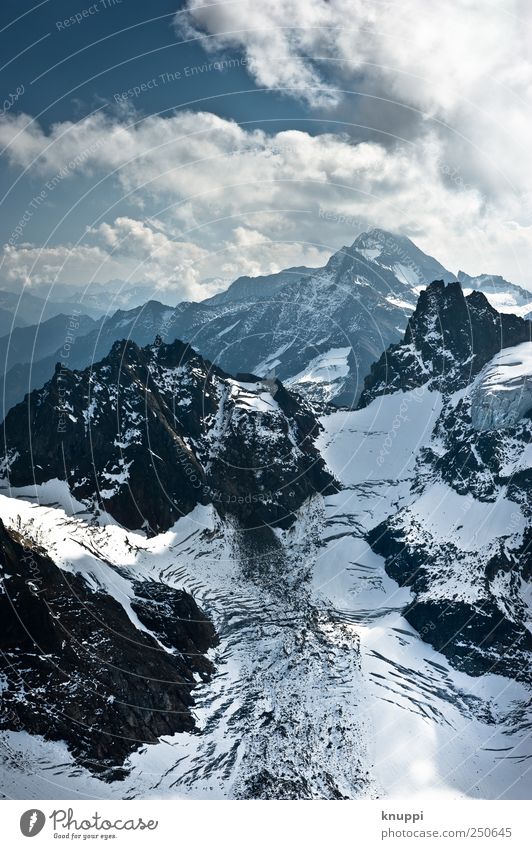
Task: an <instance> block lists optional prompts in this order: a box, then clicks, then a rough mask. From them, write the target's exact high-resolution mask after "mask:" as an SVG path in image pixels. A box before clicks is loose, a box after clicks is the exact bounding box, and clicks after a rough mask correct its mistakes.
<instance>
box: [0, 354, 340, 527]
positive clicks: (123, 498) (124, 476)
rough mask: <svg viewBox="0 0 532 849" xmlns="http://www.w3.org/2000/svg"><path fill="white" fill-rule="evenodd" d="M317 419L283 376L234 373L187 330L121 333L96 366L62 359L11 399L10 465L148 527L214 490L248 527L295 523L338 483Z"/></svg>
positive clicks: (14, 481)
mask: <svg viewBox="0 0 532 849" xmlns="http://www.w3.org/2000/svg"><path fill="white" fill-rule="evenodd" d="M28 405H29V415H30V421H29V428H28V419H27V416H28ZM318 431H319V425H318V422H317V420H316V418H315V417H314V415H313V413H312V412H311V410H310V408H309V407H308V406H307V405H306V404H305V403H304V402H303V401H302V400H301V399H299V398H298V397H297V396H295V395H293V394H291V393H290V392H288V391H287V390H286V389H285V388H284V387H283V386H282V385H281V384H280V383H279V382H278V381H276V380H272V381H263V380H261V379H259V378H257V377H255V376H253V375H243V376H241V378H240V379H233V378H231V377H230V376H229V375H227V374H225V373H224V372H222V371H221V370H220V369H218V368H216V367H214V366H212V365H211V364H210V363H209V362H208V361H205V360H203V359H202V358H201V357H200V356H199V355H198V354H196V352H195V351H194V350H193V349H192V348H190V347H189V346H188V345H185V344H184V343H182V342H179V341H176V342H174V343H173V344H171V345H165V344H163V343H162V342H161V340H160V339H157V340H156V343H155V344H153V345H151V346H147V347H146V348H139V347H138V346H137V345H136V344H135V343H133V342H117V343H115V345H113V348H112V349H111V352H110V354H109V356H107V357H106V358H105V359H103V360H101V361H100V362H99V363H97V364H96V365H94V366H93V367H92V368H90V369H86V370H85V371H82V372H77V371H69V370H68V369H63V368H61V367H60V366H58V367H57V369H56V372H55V374H54V377H53V378H52V380H51V381H49V382H48V383H47V384H46V385H45V386H44V387H43V388H42V389H41V390H35V391H34V392H32V393H31V395H30V396H29V399H28V402H27V404H26V403H24V404H20V405H18V406H17V407H15V408H14V409H12V410H11V411H10V413H9V414H8V416H7V418H6V420H5V427H4V438H5V471H6V473H7V475H8V477H9V481H10V484H11V485H12V486H15V487H20V486H27V485H31V484H40V483H44V482H46V481H49V480H51V479H59V480H66V481H67V483H68V485H69V487H70V491H71V493H72V494H73V495H74V496H75V498H77V499H78V500H80V501H82V502H84V503H86V504H87V505H88V506H89V507H90V508H97V509H99V510H106V511H107V512H108V513H110V514H111V516H113V517H114V518H115V519H117V520H118V521H119V522H120V523H121V524H122V525H124V526H125V527H127V528H131V529H136V528H145V529H146V530H147V531H148V532H150V533H151V532H159V531H162V530H167V529H168V528H169V527H171V525H172V524H173V523H174V522H175V521H176V520H177V519H178V518H179V517H180V516H182V515H184V514H186V513H189V512H190V511H191V510H192V509H193V508H194V507H195V506H196V505H197V504H207V503H211V502H212V503H213V504H214V505H215V506H216V508H217V510H218V511H219V513H220V514H221V515H233V516H235V517H236V518H237V519H238V520H239V521H240V522H241V523H242V524H244V525H245V526H248V527H249V526H253V525H264V524H273V525H276V524H277V525H279V526H281V527H287V526H289V525H290V523H291V522H292V520H293V515H294V512H295V511H296V510H297V509H298V508H299V507H300V506H301V505H302V504H303V502H304V501H305V499H307V498H308V497H309V496H310V495H313V494H315V493H316V492H327V491H330V490H331V488H334V482H333V480H332V477H331V476H330V475H329V474H328V473H327V471H326V470H325V468H324V464H323V461H322V459H321V457H320V455H319V454H318V452H317V450H316V449H315V447H314V444H313V438H314V437H315V436H316V435H317V433H318Z"/></svg>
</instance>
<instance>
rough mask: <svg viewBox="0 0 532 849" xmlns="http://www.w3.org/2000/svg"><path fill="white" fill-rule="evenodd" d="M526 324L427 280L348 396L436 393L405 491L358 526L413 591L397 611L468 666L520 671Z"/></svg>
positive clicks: (525, 564)
mask: <svg viewBox="0 0 532 849" xmlns="http://www.w3.org/2000/svg"><path fill="white" fill-rule="evenodd" d="M529 336H530V322H528V321H525V320H523V319H520V318H517V317H516V316H511V315H501V314H498V313H497V312H496V311H495V310H494V309H493V308H492V307H491V306H490V305H489V304H488V303H487V301H486V299H485V298H484V296H483V295H481V294H480V293H478V292H473V293H472V294H471V295H469V296H467V297H464V296H463V294H462V292H461V290H460V287H459V285H458V284H450V285H448V286H445V285H444V284H443V283H433V284H432V285H431V286H429V287H428V289H427V290H426V292H424V293H422V294H421V296H420V299H419V304H418V307H417V309H416V312H415V313H414V316H413V317H412V319H411V321H410V322H409V326H408V328H407V331H406V334H405V337H404V340H403V342H402V343H401V344H399V345H395V346H392V348H390V349H389V350H388V351H387V352H386V356H383V357H382V358H381V360H380V361H379V362H378V363H377V364H376V365H375V367H374V368H373V369H372V372H371V374H370V376H369V378H368V380H367V381H366V390H365V392H364V395H363V396H362V398H361V402H360V406H361V408H363V407H364V406H366V405H368V404H370V403H371V402H372V400H374V399H375V398H377V397H378V396H381V395H389V394H393V393H394V392H397V390H406V389H416V392H417V393H418V396H419V397H423V396H424V395H425V394H427V393H434V394H435V397H438V398H439V401H438V403H439V404H441V412H440V413H439V415H438V417H437V419H436V422H435V425H434V427H433V429H432V433H431V436H430V439H429V440H428V443H427V444H426V445H425V447H424V448H423V449H422V450H421V451H420V452H419V455H418V459H417V465H416V473H415V477H414V480H413V482H412V484H411V491H410V497H409V499H408V502H409V503H407V504H406V505H405V506H402V507H400V509H398V510H397V511H396V512H395V513H393V514H392V515H391V516H390V517H389V518H387V519H385V520H384V521H383V522H381V523H380V524H378V525H377V526H376V527H374V528H372V529H371V530H370V532H369V534H368V541H369V542H370V544H371V546H372V548H373V549H374V551H376V552H377V553H379V554H381V555H382V556H383V557H384V558H385V562H386V570H387V572H388V574H389V575H390V576H391V577H393V578H394V579H395V580H396V581H397V582H398V583H399V584H400V585H402V586H408V587H410V588H411V589H412V591H413V593H414V600H413V602H412V603H411V604H410V605H409V606H408V608H407V609H406V611H405V617H406V618H407V620H408V621H409V622H410V623H411V624H412V625H413V626H414V627H415V628H416V629H417V630H418V631H419V632H420V633H421V634H422V635H423V637H424V639H426V640H427V641H428V642H430V643H431V644H432V645H433V646H434V647H435V648H436V649H437V650H438V651H441V652H442V653H444V654H445V655H446V656H447V657H448V658H449V659H450V660H451V662H452V663H453V664H454V665H456V666H458V667H459V668H460V669H463V670H465V671H467V672H468V673H469V674H473V675H479V674H482V673H485V672H498V673H500V674H504V675H508V676H509V677H512V678H515V679H518V680H524V681H529V680H530V651H532V635H531V621H530V608H529V602H528V594H529V582H530V579H531V576H532V568H531V562H532V561H531V558H530V543H531V541H532V537H531V528H530V519H531V517H532V490H531V486H530V484H531V482H532V471H531V469H530V466H531V460H530V452H529V451H528V447H529V443H530V440H531V438H532V428H531V422H530V419H529V418H526V417H525V418H523V415H524V413H526V412H527V411H528V410H529V409H530V396H529V394H528V388H526V390H525V389H524V386H525V384H526V377H527V374H528V373H529V372H530V368H529V361H528V356H529V353H530V348H531V343H530V342H529V341H525V340H528V338H529ZM516 344H517V347H514V346H516ZM507 346H513V347H507ZM501 348H502V349H503V350H502V351H501ZM498 352H500V353H498ZM401 394H402V393H401V392H400V391H399V392H398V397H399V398H400V397H401ZM376 403H378V402H376Z"/></svg>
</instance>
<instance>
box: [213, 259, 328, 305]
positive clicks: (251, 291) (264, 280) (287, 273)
mask: <svg viewBox="0 0 532 849" xmlns="http://www.w3.org/2000/svg"><path fill="white" fill-rule="evenodd" d="M316 270H317V269H314V268H308V267H307V266H304V265H299V266H294V267H293V268H286V269H284V270H283V271H279V272H277V273H276V274H259V275H258V276H257V277H247V276H244V277H238V278H237V279H236V280H234V281H233V283H231V285H230V286H229V288H228V289H226V290H225V291H224V292H219V293H218V294H217V295H213V296H212V298H208V302H209V304H211V305H212V304H228V303H232V302H234V301H242V300H262V299H266V300H269V299H271V298H273V297H274V296H275V294H276V292H278V291H279V290H280V289H282V288H283V287H284V286H285V285H286V284H287V283H293V282H294V281H296V280H301V278H302V277H308V276H309V275H311V274H313V273H314V272H315V271H316Z"/></svg>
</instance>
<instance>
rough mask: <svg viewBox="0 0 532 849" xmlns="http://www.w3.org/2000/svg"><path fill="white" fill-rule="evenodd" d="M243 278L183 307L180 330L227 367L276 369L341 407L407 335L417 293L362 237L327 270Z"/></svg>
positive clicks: (175, 325) (177, 322)
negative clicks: (370, 252) (365, 248)
mask: <svg viewBox="0 0 532 849" xmlns="http://www.w3.org/2000/svg"><path fill="white" fill-rule="evenodd" d="M403 261H404V262H405V261H406V260H403ZM305 272H306V273H305ZM237 284H238V285H236V284H233V285H234V286H235V289H234V290H233V287H230V289H229V290H228V292H227V293H224V295H223V296H221V295H217V296H215V298H211V299H208V300H206V301H202V302H201V303H199V304H187V305H183V306H182V307H181V308H178V309H177V310H176V312H175V317H174V319H173V320H172V322H171V324H172V333H176V334H177V336H178V337H180V338H183V339H186V340H187V341H190V343H191V344H193V345H194V346H195V347H197V348H198V350H200V351H201V352H202V353H203V354H204V355H205V356H206V357H208V358H209V359H210V360H211V361H212V362H216V363H217V364H218V365H220V367H221V368H224V369H226V370H227V371H230V372H231V371H232V372H235V371H237V370H242V369H245V370H249V371H251V372H253V373H255V374H259V375H266V374H270V373H272V374H275V375H276V376H278V377H279V378H280V379H281V380H283V381H285V382H286V381H289V382H290V383H291V384H292V385H297V387H298V389H299V390H301V391H303V392H306V393H307V394H308V395H309V396H310V397H311V398H312V399H313V400H314V401H319V400H321V401H322V402H328V401H334V403H336V404H337V405H350V404H352V403H353V401H354V399H356V398H357V397H358V394H359V392H360V389H361V385H362V380H363V376H364V375H365V373H366V371H367V369H368V368H369V366H370V365H371V363H372V362H373V360H374V359H375V358H376V357H377V356H378V354H379V352H380V351H381V350H382V349H383V347H386V346H387V345H388V344H389V343H390V342H391V341H394V340H397V339H398V338H400V335H401V334H402V331H403V328H404V325H405V321H406V317H407V316H408V315H409V314H410V312H411V311H412V310H413V309H414V307H415V302H416V298H417V295H416V293H415V292H414V291H413V289H412V286H411V285H410V284H409V283H405V282H402V281H401V280H399V279H398V278H397V277H396V275H395V274H394V272H393V271H392V270H390V268H388V267H387V266H386V264H385V263H384V262H383V263H381V264H379V262H375V261H374V260H373V259H368V258H367V257H366V256H364V255H363V253H361V252H359V250H358V240H357V241H355V243H354V244H353V245H352V246H351V247H344V248H342V249H341V250H340V251H338V252H337V253H335V254H334V255H333V256H332V257H331V258H330V260H329V261H328V263H327V264H326V265H325V266H324V267H323V268H320V269H314V270H309V269H289V270H288V272H282V273H281V274H279V275H271V276H270V277H264V278H257V280H256V281H255V282H253V283H251V282H250V281H249V279H246V278H241V279H240V281H237Z"/></svg>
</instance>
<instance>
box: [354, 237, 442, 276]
mask: <svg viewBox="0 0 532 849" xmlns="http://www.w3.org/2000/svg"><path fill="white" fill-rule="evenodd" d="M352 250H355V251H357V252H358V253H360V254H362V255H363V256H364V257H365V258H366V259H367V260H369V261H371V262H374V263H376V264H377V265H380V266H382V267H383V268H386V269H389V270H390V271H392V272H393V273H394V274H395V276H396V277H397V279H398V280H400V281H401V282H402V283H404V284H406V285H407V286H408V287H410V288H412V289H413V290H414V291H416V292H417V291H418V290H419V287H422V286H426V285H427V284H428V283H431V282H432V281H433V280H444V281H445V282H451V281H452V280H454V279H455V276H454V275H453V274H452V272H450V271H447V269H446V268H444V267H443V265H441V264H440V263H439V262H438V261H437V260H436V259H434V257H432V256H429V255H428V254H425V253H424V252H423V251H422V250H420V248H418V247H417V246H416V245H415V244H414V243H413V242H412V241H411V240H410V239H409V238H408V237H407V236H402V235H399V234H396V233H389V232H388V231H386V230H381V229H379V228H374V229H373V230H369V231H368V232H366V233H361V234H360V235H359V236H358V237H357V238H356V239H355V241H354V242H353V245H352Z"/></svg>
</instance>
